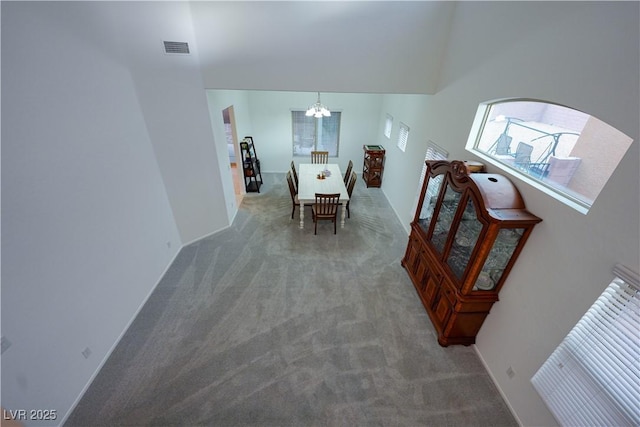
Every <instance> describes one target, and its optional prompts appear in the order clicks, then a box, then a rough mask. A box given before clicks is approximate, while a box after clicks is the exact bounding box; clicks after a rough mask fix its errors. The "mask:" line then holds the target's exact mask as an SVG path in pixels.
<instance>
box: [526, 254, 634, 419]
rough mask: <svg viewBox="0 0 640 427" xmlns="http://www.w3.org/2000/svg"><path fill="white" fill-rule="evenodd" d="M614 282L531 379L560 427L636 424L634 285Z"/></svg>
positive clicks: (627, 279)
mask: <svg viewBox="0 0 640 427" xmlns="http://www.w3.org/2000/svg"><path fill="white" fill-rule="evenodd" d="M614 273H615V274H616V276H617V277H616V278H615V279H614V280H613V281H612V282H611V284H609V286H608V287H607V289H605V291H604V292H603V293H602V295H601V296H600V297H599V298H598V300H597V301H596V302H595V303H594V304H593V306H591V308H590V309H589V310H588V311H587V313H586V314H585V315H584V316H583V317H582V319H580V321H579V322H578V324H577V325H576V326H575V327H574V328H573V329H572V330H571V332H569V335H567V336H566V337H565V339H564V340H563V341H562V343H560V345H559V346H558V348H557V349H556V350H555V351H554V352H553V354H552V355H551V356H550V357H549V359H548V360H547V361H546V362H545V363H544V365H542V367H541V368H540V369H539V370H538V372H536V374H535V375H534V376H533V378H532V379H531V382H532V383H533V386H534V387H535V389H536V390H537V391H538V393H539V394H540V396H541V397H542V399H543V400H544V402H545V403H546V405H547V406H548V407H549V410H550V411H551V412H552V413H553V415H554V416H555V417H556V419H557V420H558V422H559V423H560V424H562V425H563V426H638V425H640V280H639V279H638V274H637V273H635V272H632V271H630V270H629V269H627V268H625V267H624V266H622V265H617V266H616V268H615V269H614Z"/></svg>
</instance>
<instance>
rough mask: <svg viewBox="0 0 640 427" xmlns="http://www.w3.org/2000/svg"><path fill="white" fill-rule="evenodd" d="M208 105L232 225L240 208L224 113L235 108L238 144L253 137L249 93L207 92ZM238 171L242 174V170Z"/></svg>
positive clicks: (234, 91) (231, 91) (233, 91)
mask: <svg viewBox="0 0 640 427" xmlns="http://www.w3.org/2000/svg"><path fill="white" fill-rule="evenodd" d="M207 103H208V108H209V117H210V121H211V127H212V129H213V135H214V138H215V141H216V151H217V153H218V163H219V168H220V171H221V173H220V175H221V177H222V184H223V191H224V200H225V201H226V204H227V216H228V219H229V224H231V223H232V222H233V218H234V217H235V215H236V212H237V211H238V206H237V205H236V197H235V189H234V186H233V177H232V175H231V166H230V162H229V158H228V156H227V143H226V134H225V128H224V120H223V118H222V111H223V110H224V109H226V108H229V107H233V112H234V117H235V124H236V133H237V136H238V142H240V141H242V139H243V138H244V137H245V136H247V135H249V136H251V135H252V131H251V129H252V127H251V115H250V114H249V103H248V93H247V91H241V90H237V91H236V90H207ZM238 170H239V171H240V173H242V172H241V168H239V169H238ZM241 179H242V178H241Z"/></svg>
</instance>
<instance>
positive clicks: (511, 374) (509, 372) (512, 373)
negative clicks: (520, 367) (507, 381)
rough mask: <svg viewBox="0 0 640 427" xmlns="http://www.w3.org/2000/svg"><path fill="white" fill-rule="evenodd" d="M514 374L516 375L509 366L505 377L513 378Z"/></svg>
mask: <svg viewBox="0 0 640 427" xmlns="http://www.w3.org/2000/svg"><path fill="white" fill-rule="evenodd" d="M515 374H516V373H515V372H514V371H513V368H512V367H511V366H509V367H508V368H507V376H508V377H509V378H513V377H514V376H515Z"/></svg>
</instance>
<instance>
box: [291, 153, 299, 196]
mask: <svg viewBox="0 0 640 427" xmlns="http://www.w3.org/2000/svg"><path fill="white" fill-rule="evenodd" d="M291 172H292V174H293V182H295V183H296V193H297V192H298V172H296V164H295V163H293V160H291Z"/></svg>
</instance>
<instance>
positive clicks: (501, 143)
mask: <svg viewBox="0 0 640 427" xmlns="http://www.w3.org/2000/svg"><path fill="white" fill-rule="evenodd" d="M512 139H513V138H512V137H510V136H509V135H505V134H504V133H503V134H500V136H499V137H498V140H497V141H496V142H495V154H497V155H498V156H507V155H510V154H511V140H512Z"/></svg>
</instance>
